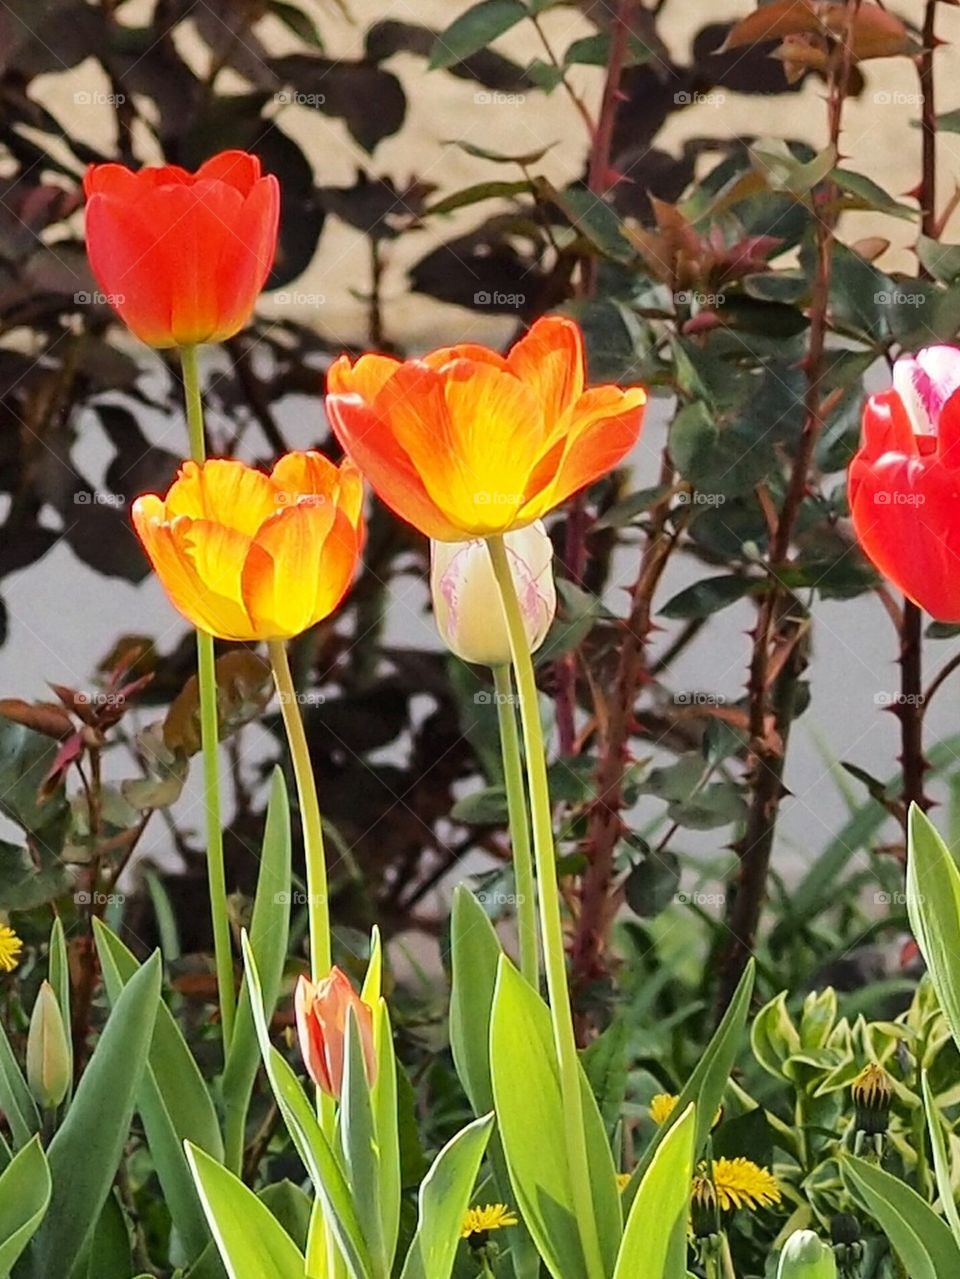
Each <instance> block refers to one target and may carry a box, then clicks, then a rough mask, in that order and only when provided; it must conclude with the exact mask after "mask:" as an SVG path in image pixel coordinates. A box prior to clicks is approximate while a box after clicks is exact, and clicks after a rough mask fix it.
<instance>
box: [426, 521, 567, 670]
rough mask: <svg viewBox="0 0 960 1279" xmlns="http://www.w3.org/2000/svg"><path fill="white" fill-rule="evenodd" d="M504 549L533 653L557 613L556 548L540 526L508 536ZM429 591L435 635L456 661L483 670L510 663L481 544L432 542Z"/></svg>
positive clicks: (503, 625) (479, 541)
mask: <svg viewBox="0 0 960 1279" xmlns="http://www.w3.org/2000/svg"><path fill="white" fill-rule="evenodd" d="M504 543H505V545H506V548H507V558H508V560H509V562H510V571H511V573H512V575H513V582H514V586H515V587H516V590H517V598H518V599H519V601H520V611H521V613H522V614H523V625H524V629H525V631H526V634H527V643H528V644H529V646H530V652H531V653H535V652H536V651H537V649H538V648H539V647H540V645H541V644H542V643H543V641H544V639H545V638H546V634H547V631H548V630H549V629H550V623H551V622H552V621H553V618H554V614H555V613H556V611H557V589H556V586H555V584H554V580H553V546H552V544H551V542H550V538H549V537H548V536H547V531H546V529H545V528H544V526H543V521H542V520H537V521H536V523H534V524H529V525H528V526H527V527H526V528H521V529H516V530H515V531H514V532H512V533H507V534H506V536H505V537H504ZM430 590H431V592H432V594H433V611H434V616H435V617H436V620H437V630H438V631H439V632H440V635H441V637H442V639H443V641H444V643H445V644H446V645H447V647H448V648H449V649H451V650H452V652H454V653H456V655H457V657H460V658H462V659H463V660H464V661H465V662H476V663H477V664H478V665H482V666H504V665H506V663H507V662H509V661H510V638H509V635H508V634H507V621H506V617H505V616H504V612H503V606H502V604H501V602H500V591H499V589H498V587H497V581H496V578H495V577H494V575H493V565H492V563H491V560H490V552H489V551H488V550H487V545H486V543H485V542H484V541H483V540H482V539H477V540H476V541H470V542H431V543H430Z"/></svg>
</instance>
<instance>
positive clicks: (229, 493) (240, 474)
mask: <svg viewBox="0 0 960 1279" xmlns="http://www.w3.org/2000/svg"><path fill="white" fill-rule="evenodd" d="M165 505H166V517H167V519H170V520H173V519H176V518H177V516H180V515H186V516H189V517H190V519H192V520H212V521H215V522H216V523H218V524H223V525H225V526H226V527H227V528H229V529H234V530H235V531H236V532H238V533H243V534H244V535H245V536H246V537H247V538H252V537H253V536H254V535H255V534H256V532H257V529H259V527H260V525H261V524H264V523H265V522H266V521H267V520H268V519H270V517H271V516H272V515H274V514H276V512H277V509H278V507H279V505H280V503H279V502H278V501H277V493H276V489H275V488H274V486H273V484H272V483H271V482H270V479H269V478H268V477H267V476H266V475H264V474H263V472H262V471H257V470H255V469H254V468H253V467H251V466H243V465H241V464H239V463H237V462H234V461H232V460H230V459H228V458H211V459H210V461H208V462H205V463H204V464H203V467H202V468H201V467H200V466H198V465H197V463H196V462H185V463H184V464H183V466H182V467H181V469H180V474H179V476H178V477H177V479H176V480H175V481H174V483H173V484H172V486H171V488H170V491H169V493H168V494H167V498H166V504H165Z"/></svg>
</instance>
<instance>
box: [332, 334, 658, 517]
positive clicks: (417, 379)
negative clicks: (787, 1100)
mask: <svg viewBox="0 0 960 1279" xmlns="http://www.w3.org/2000/svg"><path fill="white" fill-rule="evenodd" d="M585 379H586V374H585V360H584V351H583V338H582V335H581V333H580V329H579V328H578V326H577V325H576V324H575V323H574V322H573V321H572V320H569V319H565V318H563V317H561V316H547V317H545V318H544V319H541V320H538V321H537V323H536V324H534V325H533V327H532V328H531V329H530V331H529V332H528V333H527V334H526V335H525V336H524V337H522V338H521V339H520V341H519V342H517V343H516V345H515V346H514V347H513V348H512V350H511V351H510V352H509V353H508V354H507V355H506V356H501V355H498V354H496V353H495V352H494V351H490V350H488V349H487V348H486V347H483V346H473V345H464V346H452V347H444V348H442V349H441V350H439V351H434V352H433V353H432V354H430V355H427V356H425V357H424V358H423V359H421V360H407V361H406V362H401V361H399V360H395V359H392V358H390V357H388V356H385V355H363V356H361V357H360V359H359V360H357V362H356V363H355V364H351V363H350V360H349V359H348V358H347V357H346V356H341V357H340V359H338V360H337V361H336V362H335V363H334V364H333V365H332V367H331V368H330V371H329V373H328V375H327V391H328V395H327V412H328V414H329V417H330V421H331V423H332V425H333V429H334V431H335V433H336V435H337V437H338V439H339V440H340V443H341V444H342V445H343V447H344V449H345V450H346V452H347V454H348V455H349V456H350V457H352V458H353V460H354V461H355V462H356V463H357V465H358V466H359V467H360V469H361V470H362V471H363V473H364V475H366V477H367V479H368V480H369V481H370V483H371V484H372V485H373V487H374V489H375V490H376V492H377V493H378V494H379V495H380V497H381V498H382V499H383V501H384V502H385V503H386V504H387V506H389V507H390V508H391V509H392V510H393V511H395V512H396V514H397V515H399V516H400V517H401V518H402V519H405V520H407V521H408V522H409V523H410V524H413V525H414V526H415V527H416V528H418V529H419V530H420V531H421V532H422V533H424V534H426V536H427V537H432V538H434V539H436V540H437V541H440V542H459V541H463V540H465V539H468V538H477V537H492V536H496V535H497V534H501V533H507V532H509V531H510V530H511V529H518V528H523V527H525V526H526V525H527V524H532V523H533V522H534V520H537V519H539V518H540V517H541V516H542V515H544V514H546V512H548V511H550V510H552V509H553V508H554V507H555V506H558V505H559V504H560V503H561V502H562V501H564V500H565V499H566V498H568V497H570V496H571V494H573V493H576V492H577V491H578V490H579V489H582V488H584V487H585V486H586V485H587V484H590V483H592V482H593V481H594V480H596V479H598V478H599V477H600V476H601V475H604V474H606V472H607V471H609V470H611V468H612V467H614V466H616V464H617V463H618V462H619V461H621V459H622V458H623V457H624V456H625V455H626V454H627V453H628V452H629V451H630V449H631V448H632V447H633V445H634V443H635V442H636V439H637V437H638V435H639V433H640V426H641V423H642V419H643V409H644V405H645V403H646V395H645V393H644V392H643V391H642V390H641V389H640V388H639V387H633V388H630V389H629V390H621V389H620V388H619V387H616V386H597V387H592V388H589V389H588V388H587V387H586V380H585Z"/></svg>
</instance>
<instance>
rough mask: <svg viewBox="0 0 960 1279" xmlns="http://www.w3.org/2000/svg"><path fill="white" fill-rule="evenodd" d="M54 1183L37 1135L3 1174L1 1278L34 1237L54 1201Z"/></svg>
mask: <svg viewBox="0 0 960 1279" xmlns="http://www.w3.org/2000/svg"><path fill="white" fill-rule="evenodd" d="M50 1193H51V1182H50V1169H49V1167H48V1166H47V1157H46V1155H45V1154H44V1153H43V1147H42V1146H41V1145H40V1138H39V1137H33V1138H32V1139H31V1140H30V1141H29V1142H28V1143H27V1144H26V1145H25V1146H24V1148H23V1149H22V1150H21V1151H20V1153H19V1154H18V1155H16V1156H15V1157H14V1159H13V1160H12V1161H11V1162H10V1163H9V1164H8V1165H7V1167H6V1169H5V1170H4V1172H3V1175H2V1176H0V1279H7V1275H9V1273H10V1271H11V1269H12V1268H13V1264H14V1262H15V1261H16V1260H17V1258H18V1257H19V1256H20V1254H21V1253H22V1252H23V1250H24V1248H26V1246H27V1244H28V1243H29V1242H30V1240H31V1239H32V1237H33V1235H34V1232H35V1231H36V1229H37V1227H38V1226H39V1225H40V1222H41V1221H42V1220H43V1217H44V1214H45V1213H46V1211H47V1206H48V1204H49V1203H50Z"/></svg>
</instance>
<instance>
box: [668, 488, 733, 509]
mask: <svg viewBox="0 0 960 1279" xmlns="http://www.w3.org/2000/svg"><path fill="white" fill-rule="evenodd" d="M726 500H727V499H726V495H725V494H723V493H701V492H700V490H699V489H681V490H680V492H679V493H678V494H677V504H678V505H679V506H723V504H724V502H725V501H726Z"/></svg>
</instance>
